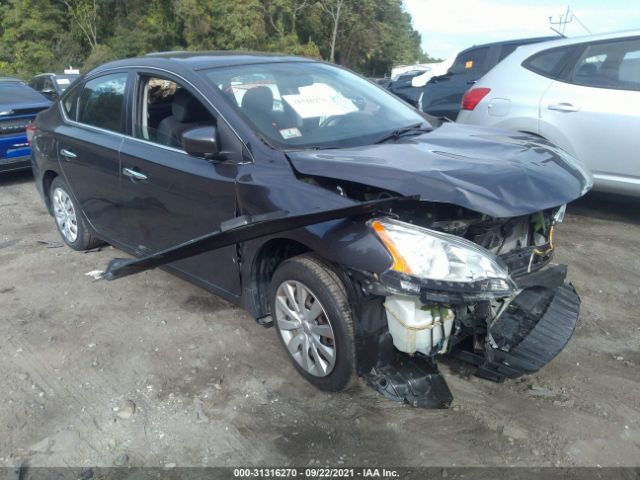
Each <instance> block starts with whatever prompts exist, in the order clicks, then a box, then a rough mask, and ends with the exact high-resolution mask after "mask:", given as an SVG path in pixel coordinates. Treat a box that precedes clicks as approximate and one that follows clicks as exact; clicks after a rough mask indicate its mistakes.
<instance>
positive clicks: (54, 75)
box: [33, 72, 80, 78]
mask: <svg viewBox="0 0 640 480" xmlns="http://www.w3.org/2000/svg"><path fill="white" fill-rule="evenodd" d="M79 76H80V74H79V73H53V72H46V73H39V74H38V75H34V76H33V78H38V77H79Z"/></svg>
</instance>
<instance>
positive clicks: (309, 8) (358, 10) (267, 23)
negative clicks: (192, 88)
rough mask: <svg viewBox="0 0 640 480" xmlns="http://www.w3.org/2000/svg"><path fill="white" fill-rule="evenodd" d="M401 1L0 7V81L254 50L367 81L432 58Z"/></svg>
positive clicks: (126, 0)
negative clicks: (127, 61)
mask: <svg viewBox="0 0 640 480" xmlns="http://www.w3.org/2000/svg"><path fill="white" fill-rule="evenodd" d="M420 41H421V39H420V34H419V33H418V32H416V31H415V30H414V29H413V27H412V24H411V16H410V15H409V13H407V12H406V11H405V10H404V7H403V4H402V0H0V75H13V76H19V77H23V78H29V77H30V76H32V75H34V74H37V73H41V72H46V71H61V70H62V69H63V68H65V67H68V66H74V67H76V68H78V67H79V68H81V69H82V70H84V71H86V70H88V69H90V68H92V67H94V66H96V65H99V64H101V63H104V62H105V61H108V60H111V59H116V58H124V57H132V56H137V55H144V54H146V53H149V52H157V51H165V50H253V51H267V52H281V53H287V54H295V55H304V56H308V57H315V58H321V59H325V60H329V61H335V62H337V63H340V64H342V65H345V66H347V67H349V68H352V69H354V70H357V71H360V72H361V73H363V74H365V75H369V76H383V75H384V74H385V73H388V72H389V70H390V69H391V67H392V66H393V65H395V64H403V63H405V64H406V63H413V62H416V61H420V62H422V61H428V60H430V59H429V57H428V55H426V54H425V53H424V52H423V51H422V48H421V47H420Z"/></svg>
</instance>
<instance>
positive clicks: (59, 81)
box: [56, 78, 71, 85]
mask: <svg viewBox="0 0 640 480" xmlns="http://www.w3.org/2000/svg"><path fill="white" fill-rule="evenodd" d="M56 83H57V84H58V85H69V84H70V83H71V80H69V79H68V78H56Z"/></svg>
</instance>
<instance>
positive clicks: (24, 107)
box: [0, 78, 51, 172]
mask: <svg viewBox="0 0 640 480" xmlns="http://www.w3.org/2000/svg"><path fill="white" fill-rule="evenodd" d="M49 105H51V102H50V101H49V100H47V99H46V98H45V97H44V96H42V95H41V94H40V93H38V92H36V91H35V90H34V89H32V88H31V87H29V86H28V85H27V84H26V83H25V82H23V81H22V80H18V79H16V78H0V172H7V171H10V170H20V169H25V168H31V162H30V156H31V147H30V146H29V141H28V139H27V127H28V126H29V125H31V123H32V122H33V120H34V119H35V118H36V115H37V114H38V113H39V112H40V111H42V110H45V109H47V108H49Z"/></svg>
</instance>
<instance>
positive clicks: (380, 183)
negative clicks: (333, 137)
mask: <svg viewBox="0 0 640 480" xmlns="http://www.w3.org/2000/svg"><path fill="white" fill-rule="evenodd" d="M287 155H288V156H289V159H290V161H291V163H292V164H293V167H294V168H295V169H296V171H297V172H298V173H300V174H303V175H313V176H319V177H327V178H333V179H339V180H345V181H349V182H356V183H359V184H363V185H370V186H372V187H377V188H381V189H385V190H389V191H392V192H396V193H399V194H401V195H419V196H420V198H421V199H422V200H424V201H430V202H442V203H452V204H455V205H459V206H461V207H465V208H468V209H471V210H474V211H476V212H480V213H485V214H487V215H490V216H492V217H513V216H518V215H525V214H529V213H533V212H537V211H540V210H544V209H547V208H551V207H557V206H559V205H562V204H565V203H568V202H570V201H572V200H575V199H576V198H578V197H580V196H582V195H583V194H584V193H585V192H586V191H587V190H588V189H589V188H590V185H591V178H590V176H589V174H588V173H587V172H586V170H584V169H583V168H582V167H581V166H580V165H578V164H577V163H576V161H575V160H574V159H573V158H572V157H570V156H569V155H567V154H565V153H564V152H562V151H560V150H559V149H557V148H555V147H553V146H551V145H550V144H548V143H546V142H545V141H544V140H542V139H540V138H538V137H534V136H531V135H526V134H522V133H516V132H507V131H503V130H496V129H488V128H482V127H474V126H469V125H460V124H454V123H446V124H443V125H442V126H441V127H440V128H437V129H435V130H433V131H432V132H429V133H426V134H422V135H420V136H416V137H404V138H400V139H399V140H397V141H390V142H388V143H384V144H378V145H368V146H364V147H356V148H345V149H335V150H318V151H296V152H288V153H287Z"/></svg>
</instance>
